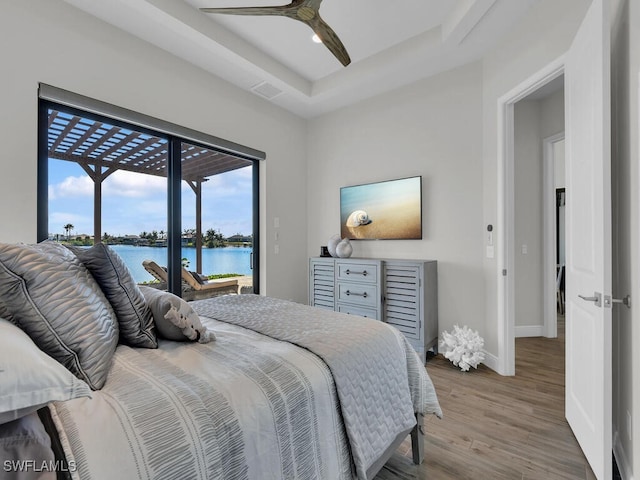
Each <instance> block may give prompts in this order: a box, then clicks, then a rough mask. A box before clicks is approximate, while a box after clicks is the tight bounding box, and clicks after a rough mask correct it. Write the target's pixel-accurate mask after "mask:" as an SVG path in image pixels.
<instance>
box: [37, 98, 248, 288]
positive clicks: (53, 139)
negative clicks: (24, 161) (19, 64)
mask: <svg viewBox="0 0 640 480" xmlns="http://www.w3.org/2000/svg"><path fill="white" fill-rule="evenodd" d="M39 136H40V141H39V181H38V183H39V207H38V216H39V219H38V236H39V240H42V239H44V238H49V239H52V240H55V241H58V242H62V243H66V244H73V245H81V246H90V245H93V244H94V243H97V242H102V243H105V244H108V245H110V246H111V248H113V249H114V250H115V251H116V252H117V253H118V254H119V255H120V257H121V258H122V259H123V260H124V261H125V263H126V264H127V266H128V267H129V269H130V271H131V272H132V275H133V277H134V279H135V280H136V281H137V282H139V283H149V284H152V285H154V286H156V287H158V288H166V289H168V290H170V291H172V292H173V293H176V294H182V292H183V291H184V290H185V289H186V288H188V287H187V285H186V284H184V282H183V280H182V278H181V276H182V273H183V272H182V269H183V268H185V269H186V270H187V271H189V272H192V274H193V275H194V276H198V277H199V278H200V280H203V281H206V280H207V279H216V278H226V277H233V278H236V279H237V280H238V282H239V284H240V285H241V286H242V287H243V289H245V290H246V289H249V290H251V287H253V289H252V290H253V291H255V292H257V291H258V281H257V280H258V274H257V273H258V272H257V267H258V262H257V252H258V248H257V241H258V236H257V234H256V232H257V231H258V228H257V226H258V219H257V212H258V208H257V187H258V165H257V160H255V159H251V158H243V156H241V155H237V154H233V153H230V152H228V151H224V150H222V149H220V148H218V147H216V145H208V144H206V143H201V142H195V141H193V140H191V139H186V138H181V137H178V136H176V135H168V134H166V133H161V132H158V131H154V130H151V129H148V128H142V127H140V126H136V125H133V124H129V123H127V122H123V121H122V120H121V119H120V120H115V119H113V118H108V117H105V116H101V115H96V114H95V113H89V112H87V111H83V110H80V109H77V108H74V107H70V106H68V105H62V104H58V103H55V102H51V101H48V100H43V99H41V100H40V128H39ZM43 137H44V138H43ZM45 146H46V149H45ZM149 261H152V262H153V263H155V265H157V266H159V267H160V269H162V270H165V271H162V270H161V271H160V272H158V274H152V273H151V272H152V269H151V268H149ZM143 264H144V265H143ZM158 277H160V278H158ZM163 281H164V284H162V283H163Z"/></svg>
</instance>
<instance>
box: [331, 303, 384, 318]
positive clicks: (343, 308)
mask: <svg viewBox="0 0 640 480" xmlns="http://www.w3.org/2000/svg"><path fill="white" fill-rule="evenodd" d="M338 311H339V312H341V313H346V314H349V315H360V316H361V317H366V318H373V319H374V320H380V315H378V311H377V310H375V309H373V308H366V307H358V306H355V305H346V304H340V305H338Z"/></svg>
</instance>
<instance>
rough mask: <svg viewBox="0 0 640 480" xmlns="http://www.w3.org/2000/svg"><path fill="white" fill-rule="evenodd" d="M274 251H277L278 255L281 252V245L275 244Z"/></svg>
mask: <svg viewBox="0 0 640 480" xmlns="http://www.w3.org/2000/svg"><path fill="white" fill-rule="evenodd" d="M273 253H275V254H276V255H278V254H279V253H280V245H278V244H275V245H274V246H273Z"/></svg>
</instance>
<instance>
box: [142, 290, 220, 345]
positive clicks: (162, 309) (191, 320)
mask: <svg viewBox="0 0 640 480" xmlns="http://www.w3.org/2000/svg"><path fill="white" fill-rule="evenodd" d="M140 290H141V291H142V294H143V295H144V298H145V299H146V301H147V305H149V308H151V312H152V313H153V319H154V321H155V322H156V328H157V329H158V334H159V335H160V336H162V337H164V338H166V339H168V340H176V341H186V340H191V341H192V342H196V341H197V342H199V343H208V342H211V341H213V340H215V339H216V336H215V334H214V333H213V332H212V331H211V330H208V329H207V327H205V326H204V325H202V322H201V321H200V317H199V316H198V314H197V313H196V312H194V311H193V309H192V308H191V306H190V305H189V304H188V303H187V302H185V301H184V300H183V299H181V298H180V297H178V296H176V295H174V294H172V293H169V292H165V291H164V290H158V289H156V288H151V287H145V286H142V287H140Z"/></svg>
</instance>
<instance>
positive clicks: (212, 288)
mask: <svg viewBox="0 0 640 480" xmlns="http://www.w3.org/2000/svg"><path fill="white" fill-rule="evenodd" d="M142 266H143V267H144V269H145V270H146V271H147V272H149V273H150V274H151V275H152V276H153V277H154V278H155V279H156V280H158V281H160V282H161V283H162V284H163V285H164V286H165V288H166V285H167V284H168V277H167V271H166V270H165V269H164V268H162V267H161V266H160V265H158V264H157V263H156V262H154V261H153V260H144V261H143V262H142ZM230 293H236V294H237V293H238V280H237V279H235V278H234V279H220V280H207V281H201V280H199V279H196V278H195V277H194V276H193V275H192V274H191V273H190V272H189V271H188V270H187V269H186V268H184V267H183V268H182V298H184V299H185V300H200V299H203V298H209V297H215V296H218V295H226V294H230Z"/></svg>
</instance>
